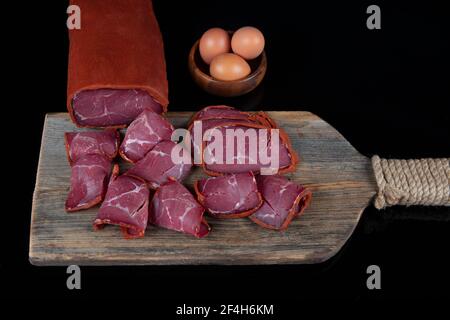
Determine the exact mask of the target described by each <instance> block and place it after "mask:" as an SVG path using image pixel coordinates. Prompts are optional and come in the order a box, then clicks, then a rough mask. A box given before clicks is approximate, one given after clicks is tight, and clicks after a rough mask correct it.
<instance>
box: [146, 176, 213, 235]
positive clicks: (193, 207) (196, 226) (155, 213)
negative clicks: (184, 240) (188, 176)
mask: <svg viewBox="0 0 450 320" xmlns="http://www.w3.org/2000/svg"><path fill="white" fill-rule="evenodd" d="M204 211H205V209H204V208H203V207H202V206H201V205H200V204H199V203H198V202H197V201H196V200H195V198H194V197H193V196H192V194H191V193H190V192H189V191H188V190H187V189H186V188H185V187H184V186H183V185H182V184H181V183H179V182H177V181H173V180H172V181H169V182H168V183H166V184H164V185H162V186H161V187H160V188H159V189H157V190H156V192H155V195H154V196H153V200H152V202H151V206H150V222H151V223H152V224H154V225H156V226H159V227H163V228H166V229H171V230H175V231H179V232H184V233H188V234H192V235H194V236H196V237H197V238H202V237H204V236H206V235H207V234H208V233H209V231H210V230H211V228H210V226H209V225H208V223H207V222H206V220H205V218H204V217H203V213H204Z"/></svg>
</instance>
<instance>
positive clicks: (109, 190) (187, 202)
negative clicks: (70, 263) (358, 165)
mask: <svg viewBox="0 0 450 320" xmlns="http://www.w3.org/2000/svg"><path fill="white" fill-rule="evenodd" d="M199 124H200V125H201V126H202V130H201V131H200V134H201V137H200V141H203V134H204V133H207V132H208V130H210V129H214V130H219V132H222V133H226V131H227V129H241V130H243V132H244V133H245V131H246V130H249V129H256V130H257V131H258V132H259V130H265V131H264V132H266V131H267V133H268V135H269V134H270V133H271V130H274V129H277V130H279V135H278V139H279V141H278V146H279V150H278V151H279V155H280V157H279V167H278V168H277V170H276V171H277V172H278V173H279V174H282V173H285V172H291V171H294V170H295V167H296V164H297V162H298V158H297V155H296V153H295V151H294V150H293V149H292V147H291V144H290V141H289V138H288V136H287V135H286V133H285V132H284V131H283V130H282V129H279V128H278V127H277V125H276V123H275V122H274V121H273V120H272V119H271V118H270V117H269V116H268V115H267V114H266V113H264V112H259V113H247V112H242V111H238V110H236V109H234V108H232V107H228V106H211V107H206V108H204V109H202V110H201V111H199V112H198V113H196V114H195V115H194V117H193V118H192V119H191V122H190V123H189V128H188V129H189V130H190V132H191V136H192V137H193V138H195V137H194V136H195V135H198V134H199V132H198V131H197V130H195V128H196V126H197V125H199ZM173 131H174V127H173V126H172V125H171V124H170V122H169V121H168V120H167V119H166V118H165V117H164V116H162V115H160V114H159V113H157V112H154V111H153V110H151V109H145V110H144V111H143V112H142V113H140V114H139V116H137V117H136V118H135V119H134V121H133V122H131V124H130V126H129V127H128V130H127V131H126V133H125V136H124V139H123V141H122V143H120V135H119V133H118V132H117V131H115V130H113V129H107V130H103V131H89V132H71V133H66V134H65V140H66V149H67V156H68V160H69V163H70V165H71V167H72V176H71V187H70V191H69V195H68V198H67V201H66V210H67V211H76V210H81V209H86V208H90V207H92V206H94V205H97V204H99V203H102V204H101V206H100V209H99V211H98V213H97V217H96V218H95V220H94V223H93V225H94V229H95V230H100V229H102V228H103V227H104V226H105V225H108V224H110V225H117V226H119V227H120V229H121V231H122V233H123V235H124V237H125V238H127V239H130V238H139V237H143V236H144V234H145V231H146V228H147V225H148V224H149V223H150V224H153V225H155V226H159V227H163V228H167V229H171V230H175V231H178V232H183V233H186V234H190V235H193V236H195V237H198V238H202V237H204V236H206V235H207V234H208V233H209V232H210V230H211V227H210V226H209V224H208V222H207V221H206V219H205V217H204V213H205V211H206V212H207V213H208V214H209V215H210V216H211V217H214V218H219V219H223V218H224V219H230V218H231V219H232V218H245V217H248V218H250V219H251V220H252V221H254V222H255V223H257V224H259V225H261V226H263V227H265V228H269V229H275V230H284V229H286V228H287V227H288V225H289V223H290V222H291V220H292V219H293V218H295V217H297V216H299V215H300V214H301V213H302V212H303V211H304V209H305V208H306V207H307V206H308V204H309V202H310V200H311V192H309V191H308V190H307V189H305V188H303V187H302V186H300V185H297V184H295V183H294V182H292V181H289V180H288V179H287V178H285V177H283V176H281V175H279V174H277V175H261V173H263V171H264V169H266V168H267V165H266V164H263V163H260V162H259V161H257V162H256V163H250V161H249V157H248V151H249V149H248V145H247V144H246V145H245V148H244V149H245V150H237V149H235V150H233V152H235V154H234V155H233V158H239V157H240V158H241V159H242V158H243V160H244V161H241V162H239V163H235V164H223V163H214V162H210V161H205V159H204V157H205V155H204V154H203V153H204V152H203V150H206V148H207V147H208V144H205V143H201V144H196V143H195V139H194V140H193V141H194V142H193V145H192V146H193V150H194V158H195V157H197V158H198V157H200V161H197V162H198V163H199V165H201V166H202V167H203V169H204V171H205V173H206V174H207V175H209V176H210V177H209V178H205V179H201V180H198V181H196V182H195V184H194V190H195V195H196V196H194V195H193V194H191V192H190V191H189V190H188V189H187V188H186V187H185V186H183V185H182V184H181V182H182V181H183V180H184V179H185V178H186V177H187V175H188V174H189V172H190V171H191V168H192V161H191V160H192V159H191V158H190V157H189V159H188V161H181V162H180V163H174V162H173V160H172V157H171V155H172V153H173V151H179V150H180V149H181V145H180V144H177V143H175V142H173V141H172V140H171V138H172V133H173ZM267 141H270V137H269V136H268V137H267ZM119 145H120V146H119ZM174 148H177V150H174ZM223 148H224V150H222V151H223V154H226V151H227V150H226V144H224V146H223ZM267 150H268V152H269V153H270V152H271V150H270V146H269V144H268V142H267ZM187 152H188V151H187ZM117 155H120V157H121V158H122V159H123V160H124V161H126V162H129V163H131V164H132V166H131V168H130V169H128V170H127V171H125V172H123V173H122V174H120V172H119V166H118V165H117V164H114V165H112V161H113V160H114V158H116V157H117ZM185 160H186V159H185Z"/></svg>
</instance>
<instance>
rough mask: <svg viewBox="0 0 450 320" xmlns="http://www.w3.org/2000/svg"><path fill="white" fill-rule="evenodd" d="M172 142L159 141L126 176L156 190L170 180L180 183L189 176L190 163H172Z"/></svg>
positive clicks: (173, 144)
mask: <svg viewBox="0 0 450 320" xmlns="http://www.w3.org/2000/svg"><path fill="white" fill-rule="evenodd" d="M176 145H177V144H176V143H175V142H173V141H161V142H160V143H158V144H157V145H156V146H155V147H154V148H153V149H152V150H151V151H149V152H147V154H146V155H145V157H144V158H142V159H141V160H139V161H138V162H137V163H136V164H135V165H134V166H133V167H131V168H130V169H129V170H128V171H127V172H126V174H127V175H131V176H137V177H140V178H142V179H144V180H145V181H146V182H147V183H148V185H149V186H150V188H152V189H156V188H158V187H159V186H161V185H162V184H164V183H166V182H168V181H169V179H170V178H172V179H175V180H177V181H182V180H183V179H184V178H186V176H187V175H188V174H189V171H190V170H191V168H192V163H191V161H190V159H189V162H188V163H184V162H183V163H174V162H173V161H172V158H171V153H172V150H173V148H175V146H176Z"/></svg>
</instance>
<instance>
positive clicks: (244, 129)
mask: <svg viewBox="0 0 450 320" xmlns="http://www.w3.org/2000/svg"><path fill="white" fill-rule="evenodd" d="M214 130H215V131H214V132H215V133H213V132H211V133H212V137H211V138H209V141H204V142H203V162H202V166H203V169H204V171H205V173H206V174H208V175H211V176H219V175H223V174H230V173H242V172H248V171H252V172H253V173H255V174H258V173H263V174H272V173H287V172H292V171H295V168H296V165H297V163H298V156H297V154H296V152H295V151H294V149H293V148H292V146H291V142H290V140H289V137H288V136H287V134H286V132H285V131H284V130H283V129H280V128H271V127H266V126H264V125H262V124H257V123H239V124H236V125H234V124H232V123H227V124H225V125H219V126H216V127H214ZM214 135H217V136H220V137H222V138H221V141H220V139H218V140H217V141H216V138H215V137H214ZM274 139H276V140H274ZM207 140H208V139H207ZM218 141H219V142H218ZM230 142H231V143H230Z"/></svg>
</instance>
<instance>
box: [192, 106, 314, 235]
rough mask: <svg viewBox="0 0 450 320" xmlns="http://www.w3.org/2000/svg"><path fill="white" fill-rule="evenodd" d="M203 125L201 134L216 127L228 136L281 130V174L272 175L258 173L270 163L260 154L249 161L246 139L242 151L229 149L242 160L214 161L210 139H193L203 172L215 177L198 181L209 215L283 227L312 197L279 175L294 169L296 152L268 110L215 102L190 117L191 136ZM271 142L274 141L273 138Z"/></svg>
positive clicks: (273, 227) (233, 155)
mask: <svg viewBox="0 0 450 320" xmlns="http://www.w3.org/2000/svg"><path fill="white" fill-rule="evenodd" d="M200 125H201V129H202V130H199V131H200V132H201V135H202V137H203V135H204V134H206V135H208V130H209V131H210V132H211V130H213V129H215V130H218V131H219V132H220V133H221V134H222V137H226V134H227V130H228V129H234V130H240V132H241V134H245V133H246V131H247V130H250V129H254V130H256V131H258V136H259V137H260V135H259V134H260V132H259V130H267V132H268V133H267V134H268V135H269V134H270V131H271V130H274V129H278V133H279V134H278V137H279V141H278V146H279V149H278V155H279V158H278V159H279V162H278V167H277V168H275V169H276V170H275V172H277V173H278V174H274V175H260V174H262V173H264V169H267V167H268V165H264V164H262V163H261V162H260V160H259V157H258V159H257V161H253V162H251V161H249V160H250V157H249V156H250V154H249V150H250V146H249V143H247V141H245V143H244V144H243V145H244V150H239V148H237V147H235V148H234V150H232V151H231V153H232V157H231V158H232V159H240V161H235V163H228V164H227V163H224V161H223V159H221V161H218V160H217V161H216V159H215V158H214V155H213V156H210V157H209V158H208V159H207V158H206V157H208V150H207V147H208V143H210V142H207V143H204V142H202V144H199V143H198V144H196V143H195V141H200V140H199V139H196V140H194V143H193V150H194V157H198V158H200V160H201V161H200V163H201V165H202V166H203V169H204V171H205V173H206V174H208V175H210V176H212V177H210V178H206V179H201V180H199V181H196V182H195V184H194V188H195V191H196V194H197V199H198V201H199V202H200V203H201V204H202V205H203V206H204V207H205V208H206V210H207V212H208V213H209V214H210V215H211V216H213V217H215V218H225V219H227V218H243V217H249V218H250V219H251V220H252V221H254V222H256V223H257V224H259V225H261V226H263V227H265V228H269V229H274V230H284V229H286V228H287V227H288V226H289V224H290V222H291V221H292V219H293V218H295V217H297V216H299V215H300V214H301V213H302V212H303V211H304V210H305V208H306V207H307V206H308V204H309V202H310V201H311V192H310V191H309V190H307V189H305V188H304V187H302V186H300V185H298V184H295V183H293V182H291V181H289V180H288V179H287V178H286V177H283V176H281V175H280V174H282V173H287V172H292V171H295V169H296V165H297V163H298V157H297V154H296V153H295V151H294V150H293V149H292V146H291V143H290V140H289V137H288V136H287V134H286V133H285V132H284V130H282V129H280V128H278V127H277V125H276V123H275V122H274V121H273V120H272V119H271V118H270V117H269V116H268V115H267V114H266V113H264V112H259V113H256V114H251V113H247V112H242V111H238V110H236V109H234V108H232V107H228V106H211V107H206V108H204V109H202V110H201V111H199V112H197V113H196V114H195V115H194V117H193V118H192V119H191V122H190V124H189V130H190V133H191V136H193V137H195V135H196V134H197V135H198V134H199V133H198V132H196V130H194V129H195V127H197V128H200ZM206 140H209V141H211V139H206ZM267 141H270V137H268V138H267ZM213 142H215V141H214V140H213ZM275 145H276V144H275ZM222 146H223V149H222V150H221V151H222V152H221V154H222V155H226V154H227V151H229V150H227V147H228V145H227V143H226V142H223V144H222ZM259 146H260V145H259V142H258V147H259ZM266 146H267V153H268V154H271V151H272V150H270V145H269V143H267V145H266ZM227 157H228V155H227ZM271 169H273V168H271ZM255 175H256V176H255Z"/></svg>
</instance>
